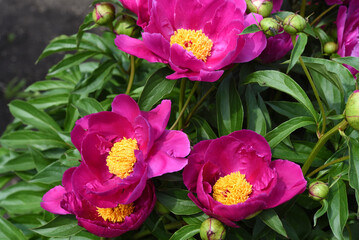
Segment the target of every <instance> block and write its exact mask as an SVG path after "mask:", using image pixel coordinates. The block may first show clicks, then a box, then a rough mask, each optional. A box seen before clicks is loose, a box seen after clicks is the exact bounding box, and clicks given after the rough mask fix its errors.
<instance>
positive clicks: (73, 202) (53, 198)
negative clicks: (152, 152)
mask: <svg viewBox="0 0 359 240" xmlns="http://www.w3.org/2000/svg"><path fill="white" fill-rule="evenodd" d="M81 164H83V163H81ZM76 169H77V167H74V168H70V169H68V170H67V171H66V172H65V173H64V176H63V179H62V184H63V186H56V187H54V188H52V189H50V191H48V192H47V193H46V194H45V195H44V196H43V199H42V202H41V207H42V208H44V209H45V210H46V211H49V212H52V213H54V214H74V215H76V218H77V220H78V224H79V225H80V226H81V227H84V228H85V229H86V230H88V231H89V232H91V233H93V234H95V235H97V236H100V237H108V238H112V237H117V236H120V235H121V234H123V233H125V232H127V231H130V230H134V229H137V228H139V227H140V226H141V224H142V223H143V222H144V221H145V220H146V218H147V217H148V216H149V215H150V213H151V211H152V209H153V208H154V206H155V203H156V195H155V189H154V186H153V184H152V182H151V181H150V180H148V182H147V184H146V187H145V189H144V191H143V192H142V193H141V196H140V197H139V198H138V199H137V200H136V201H134V202H132V203H129V204H126V205H122V204H119V205H117V206H116V207H114V208H99V207H96V206H94V205H92V204H91V203H90V202H89V201H87V200H85V199H83V198H81V196H78V195H77V194H76V193H75V192H74V189H73V185H72V182H73V176H74V173H75V172H76Z"/></svg>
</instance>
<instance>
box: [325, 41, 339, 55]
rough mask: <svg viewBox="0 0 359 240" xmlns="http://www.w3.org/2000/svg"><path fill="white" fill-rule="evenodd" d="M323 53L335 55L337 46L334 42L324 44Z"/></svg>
mask: <svg viewBox="0 0 359 240" xmlns="http://www.w3.org/2000/svg"><path fill="white" fill-rule="evenodd" d="M323 50H324V52H325V53H327V54H332V53H335V52H336V51H337V50H338V44H336V43H335V42H327V43H326V44H324V49H323Z"/></svg>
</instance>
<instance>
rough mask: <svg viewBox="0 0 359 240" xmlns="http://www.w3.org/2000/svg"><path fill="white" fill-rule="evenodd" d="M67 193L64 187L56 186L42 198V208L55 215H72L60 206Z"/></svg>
mask: <svg viewBox="0 0 359 240" xmlns="http://www.w3.org/2000/svg"><path fill="white" fill-rule="evenodd" d="M65 193H66V190H65V188H64V187H62V186H56V187H54V188H52V189H50V190H49V191H48V192H47V193H45V195H44V196H43V197H42V202H41V203H40V205H41V207H42V208H43V209H45V210H46V211H48V212H51V213H54V214H70V213H69V212H68V211H66V210H65V209H63V208H62V207H61V205H60V203H61V201H62V199H63V197H64V194H65Z"/></svg>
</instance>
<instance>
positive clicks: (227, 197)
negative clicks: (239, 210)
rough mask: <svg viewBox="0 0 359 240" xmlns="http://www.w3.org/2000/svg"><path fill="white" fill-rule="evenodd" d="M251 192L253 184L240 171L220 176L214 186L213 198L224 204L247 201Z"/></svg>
mask: <svg viewBox="0 0 359 240" xmlns="http://www.w3.org/2000/svg"><path fill="white" fill-rule="evenodd" d="M251 193H252V185H251V184H250V183H248V182H247V180H246V176H245V175H244V174H241V173H240V172H239V171H238V172H233V173H231V174H228V175H226V176H224V177H221V178H219V179H218V180H217V182H216V183H215V184H214V186H213V199H214V200H216V201H218V202H220V203H222V204H224V205H234V204H237V203H242V202H245V201H247V199H248V197H249V195H250V194H251Z"/></svg>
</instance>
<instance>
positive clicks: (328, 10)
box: [310, 4, 338, 26]
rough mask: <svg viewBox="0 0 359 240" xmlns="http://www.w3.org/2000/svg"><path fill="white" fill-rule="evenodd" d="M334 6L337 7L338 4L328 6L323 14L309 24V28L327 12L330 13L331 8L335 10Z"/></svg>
mask: <svg viewBox="0 0 359 240" xmlns="http://www.w3.org/2000/svg"><path fill="white" fill-rule="evenodd" d="M336 6H338V4H334V5H332V6H330V8H328V9H327V10H325V11H324V12H322V13H321V14H320V15H319V16H318V17H316V18H315V19H314V20H313V22H311V23H310V26H313V25H314V24H315V23H316V22H318V21H319V20H320V19H321V18H322V17H323V16H324V15H325V14H327V13H328V12H330V11H331V10H332V9H333V8H335V7H336Z"/></svg>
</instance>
